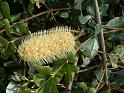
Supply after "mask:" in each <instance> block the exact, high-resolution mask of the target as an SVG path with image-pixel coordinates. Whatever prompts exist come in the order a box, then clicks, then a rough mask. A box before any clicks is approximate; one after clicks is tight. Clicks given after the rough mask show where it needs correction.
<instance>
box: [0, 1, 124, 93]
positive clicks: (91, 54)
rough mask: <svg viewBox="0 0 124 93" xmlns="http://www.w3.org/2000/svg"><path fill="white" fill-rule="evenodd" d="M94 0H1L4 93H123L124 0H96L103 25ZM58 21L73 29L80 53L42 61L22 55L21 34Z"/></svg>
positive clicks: (0, 49)
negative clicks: (100, 37)
mask: <svg viewBox="0 0 124 93" xmlns="http://www.w3.org/2000/svg"><path fill="white" fill-rule="evenodd" d="M94 1H95V0H0V93H4V92H6V93H18V92H19V93H71V92H72V93H123V92H124V64H123V63H124V33H123V31H124V0H98V4H99V12H100V16H101V21H102V24H98V22H97V21H98V20H97V18H96V16H95V15H97V14H96V10H95V9H94V8H95V4H94ZM56 26H69V27H71V28H72V29H74V36H75V38H76V46H75V49H76V54H70V55H68V56H67V58H62V59H58V60H56V61H54V62H53V63H48V64H45V65H43V66H42V65H35V66H34V65H32V64H28V63H27V62H25V61H24V60H22V59H20V57H19V55H18V53H17V48H18V46H19V44H20V40H21V39H23V38H24V37H26V36H27V35H30V33H33V32H37V31H40V30H41V31H43V30H45V29H50V28H52V27H56ZM102 31H103V33H104V38H105V39H104V40H105V48H106V52H105V51H101V49H100V48H101V46H99V42H100V41H99V40H98V37H97V36H98V35H99V33H101V32H102ZM101 54H105V55H106V58H107V61H106V62H104V63H103V62H102V60H101V59H102V58H101V57H102V56H101ZM70 89H71V91H70Z"/></svg>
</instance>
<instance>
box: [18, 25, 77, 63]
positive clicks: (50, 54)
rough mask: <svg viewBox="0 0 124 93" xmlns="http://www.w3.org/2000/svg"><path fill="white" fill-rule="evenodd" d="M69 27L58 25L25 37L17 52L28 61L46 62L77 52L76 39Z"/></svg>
mask: <svg viewBox="0 0 124 93" xmlns="http://www.w3.org/2000/svg"><path fill="white" fill-rule="evenodd" d="M70 31H71V29H70V28H69V27H56V28H52V29H50V30H45V31H42V32H36V33H32V34H31V35H30V36H27V37H26V38H24V39H23V40H22V42H21V45H19V47H18V49H17V52H18V54H19V56H20V57H21V59H23V60H24V61H27V62H31V63H32V62H33V63H36V64H37V63H38V64H39V63H40V64H44V63H46V62H52V61H53V60H57V59H58V58H66V57H67V55H69V54H71V53H75V49H74V46H75V39H74V36H73V35H72V33H71V32H70Z"/></svg>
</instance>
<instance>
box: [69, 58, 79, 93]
mask: <svg viewBox="0 0 124 93" xmlns="http://www.w3.org/2000/svg"><path fill="white" fill-rule="evenodd" d="M77 62H78V57H77V60H76V62H75V63H74V65H75V66H77ZM74 75H75V72H73V73H72V80H71V81H69V82H68V85H67V93H71V90H72V84H73V79H74Z"/></svg>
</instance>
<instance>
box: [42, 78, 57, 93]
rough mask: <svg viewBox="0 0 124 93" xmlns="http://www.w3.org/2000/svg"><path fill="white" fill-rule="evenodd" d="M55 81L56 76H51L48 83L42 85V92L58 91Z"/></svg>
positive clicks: (54, 92)
mask: <svg viewBox="0 0 124 93" xmlns="http://www.w3.org/2000/svg"><path fill="white" fill-rule="evenodd" d="M57 82H58V81H57ZM57 82H56V78H52V79H51V80H49V81H48V83H47V84H46V85H45V86H44V89H43V92H42V93H59V92H58V89H57V86H56V85H57Z"/></svg>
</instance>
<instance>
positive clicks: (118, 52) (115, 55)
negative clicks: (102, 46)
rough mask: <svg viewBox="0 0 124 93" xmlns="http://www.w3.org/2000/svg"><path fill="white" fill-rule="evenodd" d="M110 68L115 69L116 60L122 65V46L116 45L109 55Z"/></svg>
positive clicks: (123, 52) (123, 53) (123, 51)
mask: <svg viewBox="0 0 124 93" xmlns="http://www.w3.org/2000/svg"><path fill="white" fill-rule="evenodd" d="M109 58H110V61H111V63H112V66H113V67H115V68H117V63H118V60H119V59H120V60H121V61H122V63H123V62H124V46H123V45H118V46H116V47H115V48H114V49H113V51H112V52H111V54H110V55H109Z"/></svg>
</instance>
